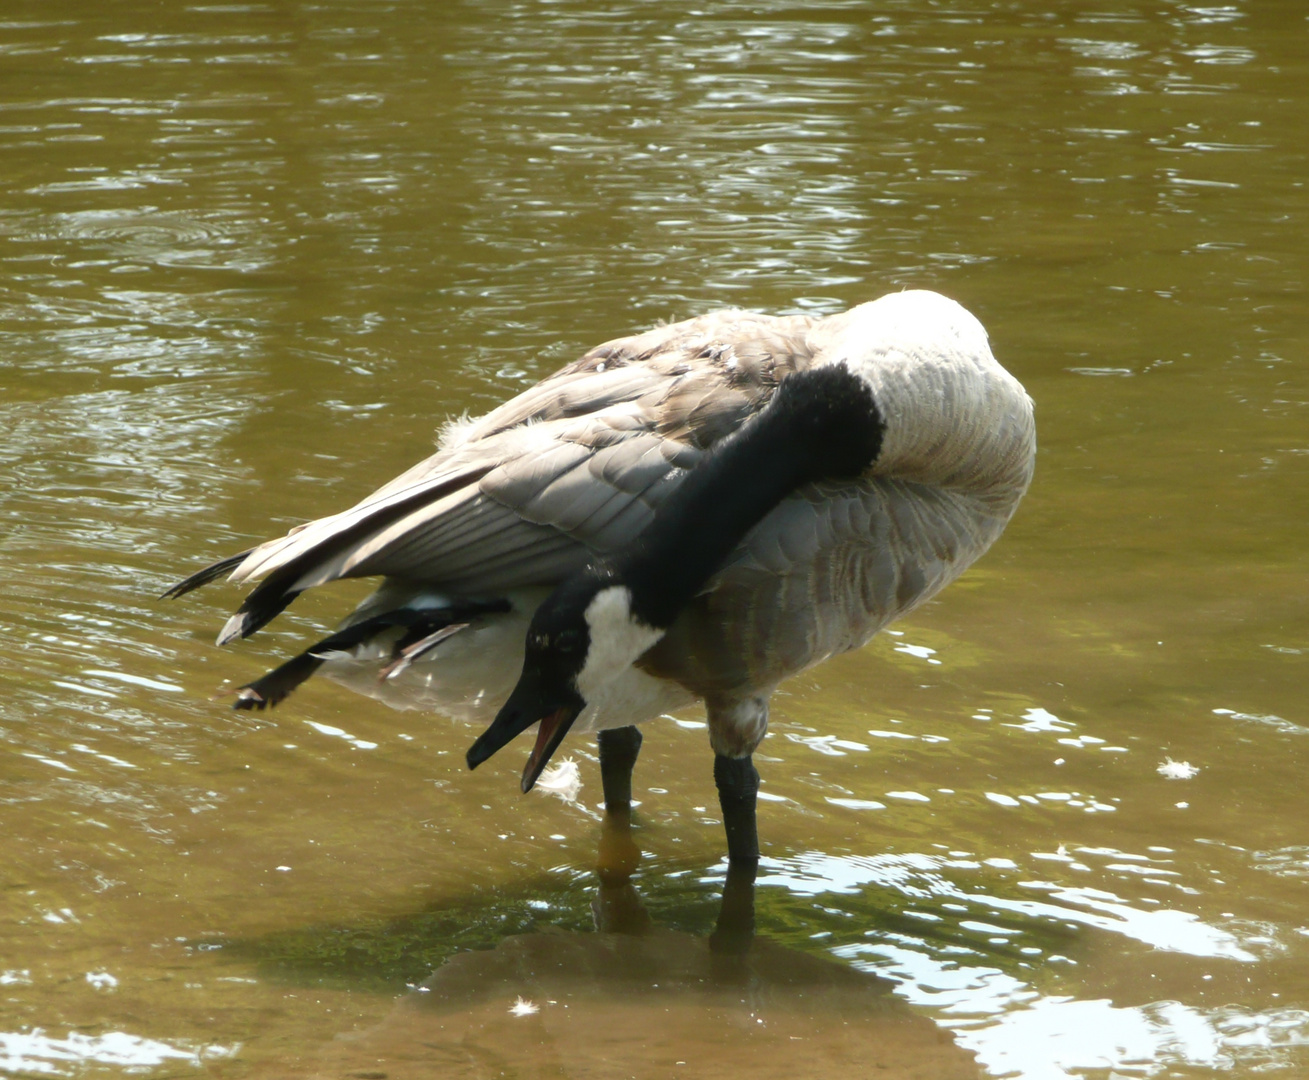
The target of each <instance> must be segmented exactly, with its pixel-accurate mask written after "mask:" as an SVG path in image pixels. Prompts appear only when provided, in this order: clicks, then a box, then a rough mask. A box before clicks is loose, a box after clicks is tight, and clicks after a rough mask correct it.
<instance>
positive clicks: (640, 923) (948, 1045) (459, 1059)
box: [204, 818, 1070, 1080]
mask: <svg viewBox="0 0 1309 1080" xmlns="http://www.w3.org/2000/svg"><path fill="white" fill-rule="evenodd" d="M640 859H641V853H640V850H639V849H638V847H637V844H636V842H635V840H634V837H633V832H632V828H631V823H630V822H629V821H626V820H623V819H616V818H607V819H606V820H605V822H604V825H603V831H602V834H601V837H600V844H599V857H598V860H597V862H598V865H597V867H596V872H595V875H594V877H593V878H590V877H586V878H584V877H583V875H580V874H574V875H570V876H568V877H563V878H561V877H560V876H558V875H535V876H533V877H532V878H531V879H530V880H525V881H520V882H519V883H518V885H517V886H516V887H513V888H512V889H509V890H505V889H498V890H496V892H495V894H494V895H486V894H483V893H481V892H477V893H475V894H473V895H470V896H467V897H465V898H463V899H461V900H459V901H456V902H455V903H453V904H451V903H448V902H447V903H445V904H443V905H441V906H440V907H439V908H433V909H429V910H426V911H423V912H420V913H417V914H412V915H406V916H403V917H400V918H395V919H390V920H378V921H377V922H375V923H372V924H366V923H364V924H355V925H348V926H340V925H338V926H315V927H307V928H302V929H297V930H294V931H290V932H283V933H276V934H270V935H264V936H260V937H258V938H253V939H243V940H227V941H210V942H207V943H204V947H207V948H209V949H217V948H221V950H222V952H223V954H224V955H225V956H226V957H228V958H230V959H232V960H240V961H242V962H245V963H249V962H250V961H254V962H255V963H256V965H257V966H258V968H259V970H260V974H261V975H262V976H263V978H265V979H268V980H272V981H275V982H278V983H281V984H282V985H284V986H295V987H306V986H311V987H324V986H334V987H337V988H346V989H355V990H365V991H368V990H371V991H376V992H383V993H385V992H394V991H396V990H399V989H400V988H401V984H403V986H404V988H405V992H404V993H402V995H401V996H400V997H399V998H398V999H397V1001H396V1004H395V1006H394V1008H393V1009H392V1010H391V1011H390V1012H389V1014H387V1015H386V1016H385V1017H384V1018H383V1019H382V1020H381V1022H379V1023H376V1024H374V1025H372V1026H370V1027H367V1028H365V1029H363V1030H359V1031H355V1032H349V1033H344V1034H340V1035H338V1036H337V1037H336V1038H335V1039H334V1040H333V1041H332V1042H331V1043H329V1044H327V1045H325V1046H322V1047H321V1048H319V1049H318V1050H316V1051H312V1052H311V1053H310V1054H308V1055H307V1056H304V1057H301V1058H300V1059H299V1061H298V1062H297V1063H296V1064H295V1065H294V1066H291V1065H288V1063H287V1062H286V1061H285V1060H282V1061H276V1062H264V1063H261V1064H259V1065H256V1066H254V1067H255V1069H256V1071H255V1073H254V1075H260V1076H262V1075H270V1076H271V1075H274V1073H276V1074H277V1075H305V1076H315V1077H317V1076H353V1077H364V1076H368V1077H387V1078H397V1077H408V1076H432V1075H440V1076H457V1077H463V1076H467V1077H483V1076H488V1077H489V1076H508V1075H512V1076H524V1077H535V1076H542V1077H544V1076H551V1077H554V1076H569V1077H586V1076H614V1075H623V1076H628V1075H633V1076H645V1075H650V1076H655V1075H668V1071H669V1070H671V1069H675V1068H678V1067H680V1066H688V1067H689V1068H691V1069H692V1070H693V1071H694V1072H695V1075H701V1076H718V1075H723V1076H728V1075H733V1076H734V1075H742V1074H743V1073H748V1074H749V1075H751V1076H752V1077H756V1076H762V1077H771V1076H778V1077H781V1076H787V1077H790V1076H797V1075H802V1076H827V1075H837V1074H838V1073H845V1072H847V1071H848V1070H849V1069H851V1068H856V1069H858V1070H859V1071H860V1072H861V1073H863V1072H866V1071H868V1070H869V1069H873V1068H876V1070H877V1075H879V1076H884V1077H888V1078H899V1077H906V1078H907V1077H924V1078H926V1077H932V1078H942V1080H948V1078H953V1077H976V1076H979V1075H980V1073H979V1070H978V1067H977V1065H976V1063H975V1061H974V1060H973V1056H972V1054H971V1053H970V1052H968V1051H966V1050H964V1049H963V1048H961V1047H959V1046H957V1045H956V1044H955V1042H954V1040H953V1038H952V1035H951V1033H950V1032H949V1031H948V1030H947V1029H944V1028H941V1027H938V1026H937V1025H936V1024H934V1023H932V1022H931V1021H930V1020H929V1019H927V1018H926V1017H925V1016H922V1015H920V1014H918V1013H917V1012H915V1011H914V1010H912V1009H911V1008H910V1007H909V1006H908V1005H907V1004H906V1003H905V1002H904V1000H903V999H902V998H901V997H899V996H897V995H896V994H895V993H894V989H895V984H894V983H893V982H891V981H889V980H887V979H884V978H881V977H879V976H877V975H874V974H871V973H868V972H865V971H860V970H857V969H856V968H855V967H853V966H850V965H848V964H846V963H842V962H839V961H836V960H833V959H832V958H831V954H830V952H829V950H830V948H831V947H832V945H833V943H834V940H839V939H840V938H845V939H853V938H858V939H859V940H863V939H865V938H866V935H867V934H869V933H872V934H874V935H876V936H877V937H879V938H882V937H887V938H890V937H897V936H899V937H903V936H904V935H905V934H908V933H912V935H913V936H914V938H915V939H917V940H918V941H920V942H922V941H924V940H925V939H926V938H927V937H928V936H930V935H931V930H929V931H928V934H926V935H925V933H924V926H923V923H922V922H921V920H918V921H916V920H914V919H913V918H911V917H910V916H909V915H907V914H906V913H905V912H904V911H902V910H896V909H895V905H894V901H893V900H892V899H891V897H890V896H889V895H884V894H883V893H882V891H881V890H876V891H875V894H874V895H872V896H865V897H861V898H860V899H861V901H863V902H868V901H870V900H871V903H869V904H868V907H869V909H870V910H868V911H860V913H859V914H860V918H859V919H858V920H850V919H849V917H848V916H849V913H850V905H848V904H847V905H844V907H843V909H842V910H839V911H838V910H836V909H832V910H831V911H830V912H829V919H830V923H831V925H830V928H829V929H826V930H820V931H819V932H818V933H814V932H813V916H814V909H813V908H812V907H811V906H808V905H806V908H805V911H803V912H801V911H800V910H799V906H798V905H797V904H796V903H795V900H796V898H795V897H794V895H793V894H792V893H790V892H789V891H788V890H785V889H778V888H766V889H764V890H763V891H762V892H761V893H759V894H757V893H756V887H755V879H756V871H755V868H754V867H753V866H751V867H748V868H743V867H736V866H733V867H729V868H728V869H727V870H726V873H725V874H721V873H720V872H719V871H718V870H717V868H715V870H714V871H711V873H709V874H706V875H702V876H696V875H694V874H692V873H688V872H684V873H678V872H676V871H673V872H672V873H669V872H668V871H669V868H668V867H661V872H660V873H656V874H650V875H648V879H645V878H643V876H642V875H640V874H638V873H637V870H638V864H639V862H640ZM772 869H773V871H774V873H773V874H772V876H775V869H776V868H772ZM638 884H639V885H642V886H644V887H645V890H644V891H645V893H646V894H645V895H643V890H642V889H640V888H638ZM757 895H758V897H759V899H760V900H761V909H762V910H761V912H760V914H759V916H758V922H759V924H760V925H761V927H762V929H763V930H764V932H763V933H762V934H757V933H756V921H757V916H756V897H757ZM860 906H861V907H862V906H863V905H862V904H861V905H860ZM898 906H899V907H900V908H903V907H905V906H906V904H905V900H904V898H903V897H901V898H900V903H899V905H898ZM929 906H930V904H929ZM915 907H916V908H917V909H918V910H919V911H920V912H921V910H922V909H923V907H924V905H923V904H922V903H921V902H919V903H917V904H916V905H915ZM791 908H795V910H789V909H791ZM820 917H821V916H820ZM851 922H857V923H858V929H857V930H854V929H853V928H852V927H851V926H850V925H849V924H850V923H851ZM841 923H845V924H846V925H845V926H844V927H840V928H838V924H841ZM911 924H912V925H911ZM774 927H776V929H777V930H778V931H779V932H778V933H777V934H774V933H772V932H771V931H772V930H773V929H774ZM949 927H951V924H949V923H946V922H944V921H943V922H942V923H941V924H940V929H939V930H938V931H937V935H938V936H939V938H940V939H939V940H937V941H935V942H933V947H934V948H935V950H936V951H939V952H941V953H950V952H952V951H953V952H961V951H963V952H975V948H976V945H977V942H976V940H973V939H970V940H968V941H967V942H965V941H964V940H963V938H962V936H961V935H962V933H963V932H962V931H960V930H959V928H958V926H957V925H953V927H952V928H949ZM1028 929H1029V931H1030V929H1031V927H1030V926H1029V927H1028ZM838 933H839V938H838V937H837V936H836V935H837V934H838ZM1043 936H1045V937H1047V938H1048V939H1049V940H1047V941H1046V944H1047V945H1053V944H1055V943H1056V942H1058V943H1059V944H1060V945H1062V946H1064V947H1067V945H1068V943H1069V940H1070V933H1069V931H1068V930H1067V929H1066V928H1064V927H1055V926H1051V927H1050V928H1049V930H1048V932H1047V933H1046V934H1044V935H1043ZM814 938H818V939H821V943H816V942H815V941H814V940H813V939H814ZM955 938H959V940H955ZM806 942H807V944H808V949H806V948H804V947H803V944H804V943H806ZM816 946H817V947H816ZM820 949H821V952H819V950H820ZM990 959H991V960H992V961H994V962H998V963H999V964H1000V965H1001V966H1012V967H1014V968H1015V969H1016V968H1017V967H1018V966H1020V957H1019V955H1018V953H1017V952H1016V951H1012V950H1011V955H1009V957H1008V960H1009V963H1006V959H1005V950H1003V949H1000V950H993V952H992V956H991V957H990ZM706 1069H707V1070H708V1071H705V1070H706Z"/></svg>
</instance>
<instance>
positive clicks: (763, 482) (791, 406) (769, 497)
mask: <svg viewBox="0 0 1309 1080" xmlns="http://www.w3.org/2000/svg"><path fill="white" fill-rule="evenodd" d="M882 431H883V421H882V417H881V414H880V412H879V411H878V408H877V403H876V402H875V401H874V400H873V395H872V391H871V390H870V389H869V388H868V386H867V384H865V383H864V382H863V380H862V379H860V378H859V377H858V376H856V375H854V374H852V373H851V372H850V371H848V370H847V369H846V368H845V367H843V366H839V365H832V366H827V367H821V368H815V369H811V370H809V371H805V372H799V373H797V374H794V375H791V376H790V377H788V378H786V379H784V380H783V381H782V382H781V384H780V385H779V386H778V389H777V392H776V393H775V394H774V396H773V399H772V401H771V402H769V404H768V406H767V407H766V408H765V409H764V410H763V411H762V412H761V413H760V414H759V415H758V416H756V417H755V418H754V419H752V420H750V421H749V422H747V423H746V424H745V425H743V426H742V427H741V428H740V429H739V430H737V431H736V432H734V433H733V434H732V435H730V436H728V437H727V438H726V439H724V440H722V442H720V443H719V444H718V445H717V446H715V447H714V448H713V450H711V451H710V452H709V454H707V455H706V457H705V458H704V459H703V460H702V461H701V462H700V463H699V464H698V465H697V466H696V467H695V468H694V469H692V470H691V472H690V474H689V475H688V476H687V477H686V479H685V480H684V481H682V484H681V486H680V487H678V488H677V490H676V491H675V492H673V493H672V495H670V496H669V497H668V499H667V500H666V501H665V502H664V503H663V505H662V506H660V507H659V510H658V511H657V512H656V513H655V517H654V520H653V521H652V522H651V523H650V525H649V526H647V528H646V529H645V531H644V532H642V533H641V535H640V536H639V537H638V538H637V540H636V542H635V543H634V544H633V545H632V546H631V547H630V548H628V549H626V550H625V551H623V552H620V553H619V554H618V555H617V556H616V557H614V558H613V559H612V560H611V562H612V564H613V567H614V570H615V571H616V572H617V575H618V577H619V578H620V579H621V580H623V581H624V582H625V583H626V584H627V586H628V587H629V588H630V589H631V590H632V610H633V614H635V615H636V616H637V617H638V618H639V619H641V621H642V622H644V623H646V624H647V625H649V626H656V627H660V628H666V627H668V626H670V625H672V622H673V620H674V619H676V618H677V615H678V613H679V612H680V611H681V610H682V608H684V607H685V606H686V605H687V604H688V603H690V601H691V600H692V598H694V596H695V595H696V593H698V592H699V591H700V589H701V588H702V587H703V586H704V584H705V583H706V582H707V581H708V580H709V578H710V577H712V576H713V574H714V572H715V571H716V570H718V568H719V567H721V566H722V565H723V563H724V562H725V561H726V560H727V557H728V556H729V555H730V554H731V553H732V551H733V549H734V548H735V547H736V546H737V544H739V543H740V542H741V541H742V540H743V539H744V538H745V536H746V534H747V533H748V532H749V531H750V530H751V529H752V528H753V527H754V526H755V525H757V524H758V523H759V522H760V521H761V520H763V518H764V517H765V516H766V515H767V514H768V512H769V511H770V510H772V509H773V507H775V506H776V505H777V504H778V503H780V502H781V501H782V500H783V499H784V498H786V496H787V495H789V494H790V493H791V492H792V491H794V490H795V489H796V488H798V487H800V486H801V485H802V484H805V483H808V482H811V481H814V480H825V479H832V480H836V479H852V478H854V477H856V476H858V475H859V474H860V473H861V472H862V471H863V470H864V469H866V468H867V467H868V466H869V465H870V464H871V463H872V462H873V461H874V460H875V459H876V457H877V454H878V451H879V450H880V449H881V439H882Z"/></svg>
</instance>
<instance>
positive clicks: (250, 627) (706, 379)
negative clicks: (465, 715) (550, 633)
mask: <svg viewBox="0 0 1309 1080" xmlns="http://www.w3.org/2000/svg"><path fill="white" fill-rule="evenodd" d="M810 325H811V320H810V319H808V318H806V317H803V316H794V317H784V318H773V317H769V316H764V315H756V314H752V313H748V312H737V311H731V312H718V313H715V314H713V315H707V316H702V317H700V318H698V319H692V320H688V321H686V322H682V323H675V324H671V325H669V326H664V327H659V328H656V329H655V330H651V331H648V332H646V333H643V334H639V335H635V336H633V337H628V338H621V339H617V340H615V341H611V342H607V343H605V344H604V345H600V346H598V347H597V348H595V349H592V350H591V351H590V352H589V353H587V354H586V355H585V356H583V357H582V358H581V359H579V360H577V361H575V362H574V363H572V364H570V365H568V366H567V367H565V368H563V369H561V370H560V371H558V372H556V373H555V374H554V375H552V376H550V377H548V378H546V379H544V380H543V381H542V382H540V383H538V384H537V385H535V386H533V387H531V388H530V389H528V390H527V391H525V392H524V393H523V394H520V395H519V396H518V397H516V398H514V399H512V400H511V401H509V402H506V403H505V404H504V405H502V406H500V407H499V408H497V409H495V410H494V411H492V412H491V413H489V414H487V415H486V416H485V417H482V418H481V419H480V420H476V421H473V422H469V423H464V424H460V425H457V426H456V428H455V429H454V431H453V432H452V433H451V435H450V436H449V437H448V438H447V440H446V445H444V446H443V447H442V449H440V450H438V452H437V453H436V454H434V455H432V456H431V457H430V458H428V459H426V460H425V461H423V462H420V463H419V464H418V465H415V466H414V467H413V468H412V469H410V470H408V471H407V472H405V473H403V474H402V475H400V476H398V477H396V478H395V479H394V480H392V481H391V482H390V483H388V484H386V485H384V486H383V487H381V488H379V489H378V490H377V491H375V492H374V493H372V494H371V495H369V496H368V497H367V498H365V499H364V500H363V501H361V502H360V503H358V504H357V505H355V506H353V507H351V508H350V509H348V510H345V511H343V512H342V513H340V514H335V515H332V516H331V517H327V518H322V519H319V520H318V521H314V522H310V523H308V524H306V525H303V526H300V527H299V528H297V529H295V530H292V531H291V532H290V533H289V534H287V535H286V536H284V537H281V538H278V539H276V540H272V541H269V542H268V543H265V544H263V545H261V546H259V547H257V548H254V549H253V550H252V551H250V552H248V553H245V554H244V556H243V557H232V558H231V559H228V560H224V561H223V562H222V563H220V564H214V566H212V567H207V568H205V569H204V570H201V571H199V572H198V573H197V574H194V575H192V576H191V577H190V578H188V579H187V580H186V581H183V582H181V583H179V584H178V585H176V586H174V588H173V589H172V590H170V592H169V595H174V596H176V595H181V594H182V593H184V592H186V591H189V589H191V588H195V587H197V586H198V585H201V584H204V583H205V582H206V581H208V580H212V578H214V577H216V576H218V575H219V574H220V573H221V572H222V571H223V570H226V569H229V568H230V569H231V570H232V573H231V578H232V580H234V581H237V582H243V581H250V580H254V579H258V578H262V579H263V580H262V582H261V583H260V584H259V585H258V587H256V588H255V590H254V591H253V592H251V593H250V594H249V596H247V597H246V600H245V602H244V603H243V604H242V605H241V608H240V609H239V610H238V612H237V613H236V615H234V616H233V617H232V619H231V620H229V622H228V624H227V626H226V627H225V628H224V630H223V632H222V634H221V635H220V636H219V641H220V642H226V641H230V640H232V639H234V638H236V637H244V636H247V635H248V634H251V633H253V632H254V631H255V630H257V629H259V628H260V627H261V626H263V625H264V624H266V623H267V622H268V621H269V620H270V619H272V618H273V617H274V616H275V615H277V614H278V613H279V612H280V611H281V610H282V609H283V608H285V607H286V606H287V605H288V604H289V603H290V602H291V601H292V600H294V599H295V597H296V596H297V595H298V594H299V593H300V592H302V591H303V590H304V589H307V588H310V587H312V586H314V585H319V584H322V583H324V582H327V581H331V580H333V579H335V578H339V577H365V576H372V575H385V576H388V577H395V578H403V579H407V580H411V581H417V582H422V583H426V584H430V585H432V586H434V587H437V588H440V589H444V590H447V591H450V592H453V593H457V594H460V595H466V596H494V595H500V594H502V593H503V592H504V591H506V590H509V589H514V588H520V587H526V586H532V585H549V584H552V583H554V582H556V581H558V580H559V579H560V578H561V577H563V576H564V575H566V574H567V573H569V572H570V571H572V570H573V569H575V568H577V567H578V566H580V565H581V563H582V562H583V561H584V560H585V559H586V558H587V557H588V556H589V554H590V553H591V552H601V553H603V552H607V551H612V550H614V549H616V548H619V547H621V546H622V545H624V544H626V543H628V542H630V541H631V540H632V539H633V538H634V537H635V536H636V535H638V534H639V533H640V531H641V530H642V529H643V528H644V527H645V525H646V524H647V523H648V522H649V520H650V518H651V516H652V515H653V513H654V509H655V507H656V506H658V505H659V503H660V502H661V501H662V499H663V498H665V497H666V496H667V494H668V492H669V491H671V490H672V489H673V487H675V486H676V484H677V483H678V482H679V481H680V478H681V477H682V476H683V475H684V474H685V470H686V469H689V468H691V467H693V466H694V465H695V463H696V461H697V460H699V458H700V456H701V455H702V454H703V453H704V451H705V450H706V449H707V448H708V447H709V446H712V445H713V444H714V443H715V442H717V441H718V440H719V439H720V438H722V437H723V436H724V435H726V434H728V433H729V432H731V431H734V430H735V429H736V428H737V427H738V426H739V425H740V424H741V423H742V422H743V421H744V420H745V419H746V418H747V417H748V416H750V415H751V414H752V413H754V412H755V411H757V410H758V409H759V408H761V407H762V405H763V404H764V403H765V402H766V401H767V400H768V398H769V397H770V396H771V394H772V392H773V389H774V388H775V387H776V384H777V382H778V380H779V379H781V378H782V377H783V376H784V375H786V374H788V373H789V372H790V371H792V370H796V369H797V368H799V367H803V366H806V365H807V363H808V362H809V360H810V359H811V353H810V351H809V349H808V347H807V346H806V344H805V334H806V332H807V330H808V328H809V326H810Z"/></svg>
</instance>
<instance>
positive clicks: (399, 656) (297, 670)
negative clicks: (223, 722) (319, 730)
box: [232, 599, 510, 709]
mask: <svg viewBox="0 0 1309 1080" xmlns="http://www.w3.org/2000/svg"><path fill="white" fill-rule="evenodd" d="M509 608H510V604H509V601H508V600H503V599H497V600H483V601H476V600H474V601H468V602H466V603H459V604H451V605H449V606H448V607H440V608H406V607H402V608H395V609H394V610H392V611H385V612H383V613H382V614H380V615H374V616H373V617H372V618H369V619H364V620H362V621H361V622H357V623H355V624H353V625H352V626H347V627H346V628H345V629H344V630H338V631H337V632H336V633H335V634H331V635H329V636H328V637H325V638H323V639H322V640H321V641H318V642H315V643H314V644H313V645H311V646H309V648H307V649H306V650H305V651H304V652H302V653H300V654H299V655H297V656H293V657H292V658H291V659H290V660H288V661H286V663H284V664H281V665H279V666H278V667H275V668H274V669H273V670H272V671H270V672H268V673H267V674H266V675H261V676H260V677H259V678H258V679H256V680H255V681H254V682H251V683H246V684H245V685H244V686H242V687H241V688H240V689H239V690H237V693H236V701H234V702H233V703H232V707H233V708H235V709H265V708H269V707H270V706H273V705H277V704H278V703H279V702H281V701H284V700H285V699H286V698H287V696H288V695H289V694H290V693H291V691H293V690H294V689H295V688H296V687H297V686H299V685H300V684H301V683H302V682H304V681H305V680H306V679H308V678H309V676H311V675H312V674H313V673H314V672H315V671H317V670H318V669H319V668H320V667H322V666H323V664H324V662H326V661H327V660H328V659H329V658H330V657H331V655H332V653H337V652H346V651H348V650H350V649H354V648H357V647H358V646H360V645H363V644H365V643H367V642H368V641H370V640H372V638H373V637H375V636H376V635H377V634H380V633H382V632H383V631H385V630H390V629H392V628H394V627H397V626H400V627H405V633H404V635H403V636H402V637H401V638H400V640H399V641H397V642H396V643H395V645H394V646H393V647H392V652H391V664H390V665H388V667H387V668H386V669H384V671H385V672H387V673H391V672H392V668H393V667H394V665H395V664H396V663H397V662H399V663H401V664H402V665H403V666H407V665H408V664H409V663H410V662H411V661H412V660H414V659H416V658H417V655H421V654H422V653H425V652H427V651H428V650H430V649H431V648H433V647H434V646H435V645H436V644H438V643H439V642H440V641H444V640H445V638H446V637H449V636H450V634H453V633H455V632H457V631H458V630H459V629H462V628H463V627H465V626H467V625H468V622H469V620H471V619H473V618H475V617H476V616H478V615H489V614H493V613H496V612H504V611H508V610H509ZM445 631H448V633H444V632H445ZM438 635H440V636H438ZM433 638H435V639H436V640H431V639H433ZM415 645H418V646H420V648H419V649H417V650H415V649H414V646H415Z"/></svg>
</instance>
